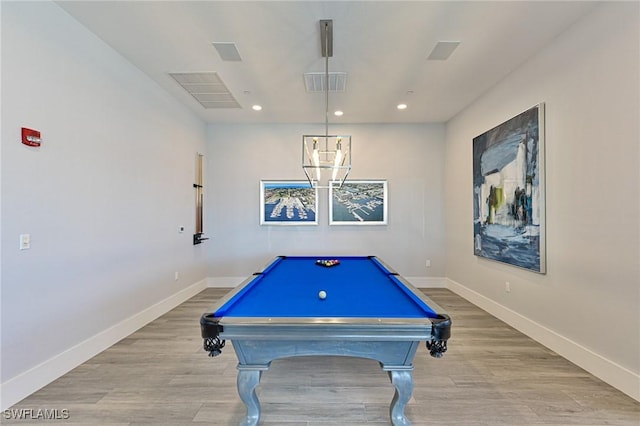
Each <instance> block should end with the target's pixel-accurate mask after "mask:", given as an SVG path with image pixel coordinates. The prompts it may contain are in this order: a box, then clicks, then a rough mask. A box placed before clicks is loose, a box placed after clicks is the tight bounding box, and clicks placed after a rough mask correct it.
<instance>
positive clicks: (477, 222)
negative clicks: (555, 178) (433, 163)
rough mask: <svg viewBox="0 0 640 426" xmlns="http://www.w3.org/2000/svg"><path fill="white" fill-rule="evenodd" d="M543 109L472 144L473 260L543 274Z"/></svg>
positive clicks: (537, 108)
mask: <svg viewBox="0 0 640 426" xmlns="http://www.w3.org/2000/svg"><path fill="white" fill-rule="evenodd" d="M544 195H545V187H544V104H542V103H541V104H538V105H536V106H534V107H533V108H530V109H528V110H527V111H525V112H523V113H521V114H519V115H517V116H515V117H513V118H512V119H510V120H508V121H505V122H504V123H502V124H500V125H498V126H496V127H494V128H493V129H491V130H489V131H487V132H485V133H483V134H481V135H480V136H477V137H476V138H474V139H473V215H474V218H473V235H474V245H473V247H474V254H475V255H476V256H480V257H484V258H487V259H492V260H496V261H499V262H504V263H508V264H510V265H514V266H517V267H520V268H525V269H528V270H531V271H535V272H539V273H546V260H545V226H544V224H545V203H544Z"/></svg>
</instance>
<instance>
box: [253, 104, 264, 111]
mask: <svg viewBox="0 0 640 426" xmlns="http://www.w3.org/2000/svg"><path fill="white" fill-rule="evenodd" d="M251 109H253V110H254V111H261V110H262V106H260V105H254V106H252V107H251Z"/></svg>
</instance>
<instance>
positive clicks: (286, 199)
mask: <svg viewBox="0 0 640 426" xmlns="http://www.w3.org/2000/svg"><path fill="white" fill-rule="evenodd" d="M317 212H318V190H317V189H315V188H312V187H311V184H310V183H309V181H307V180H300V181H297V180H283V181H267V180H263V181H260V225H317V224H318V215H317Z"/></svg>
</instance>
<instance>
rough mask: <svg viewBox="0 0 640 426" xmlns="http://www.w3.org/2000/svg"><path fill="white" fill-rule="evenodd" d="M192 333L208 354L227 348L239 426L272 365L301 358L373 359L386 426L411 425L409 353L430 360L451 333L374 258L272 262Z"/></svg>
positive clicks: (433, 309)
mask: <svg viewBox="0 0 640 426" xmlns="http://www.w3.org/2000/svg"><path fill="white" fill-rule="evenodd" d="M328 260H331V261H334V262H329V263H328V262H326V261H328ZM335 261H337V262H335ZM331 263H333V264H332V265H331ZM321 292H324V293H325V294H321ZM200 327H201V332H202V337H203V338H204V348H205V350H206V351H208V352H209V354H210V355H211V356H216V355H219V354H220V353H221V350H222V348H223V347H224V345H225V341H226V340H230V341H232V343H233V348H234V350H235V352H236V356H237V358H238V361H239V363H238V393H239V395H240V398H241V399H242V401H243V402H244V404H245V405H246V408H247V415H246V417H245V418H244V419H243V420H242V422H241V423H240V424H241V425H243V426H249V425H257V424H258V421H259V419H260V402H259V401H258V397H257V396H256V393H255V388H256V386H257V385H258V384H259V383H260V377H261V375H262V372H263V371H266V370H268V369H269V366H270V364H271V361H272V360H274V359H278V358H285V357H292V356H308V355H320V356H323V355H324V356H335V355H339V356H351V357H361V358H369V359H374V360H376V361H378V362H379V363H380V365H381V367H382V369H383V370H384V371H387V372H388V374H389V377H390V379H391V383H392V384H393V386H394V387H395V395H394V397H393V400H392V401H391V405H390V416H391V422H392V423H393V424H394V425H410V424H411V423H410V422H409V420H408V419H407V418H406V416H405V414H404V409H405V406H406V404H407V402H408V401H409V399H410V398H411V394H412V392H413V373H412V372H413V359H414V356H415V354H416V351H417V349H418V346H419V344H420V342H423V341H424V342H426V347H427V349H428V350H429V352H430V353H431V355H432V356H434V357H436V358H439V357H441V356H442V355H443V354H444V352H446V350H447V339H448V338H449V336H450V334H451V331H450V330H451V320H450V318H449V316H448V315H447V314H446V313H444V312H443V311H442V309H441V308H440V307H439V306H438V305H436V304H435V303H434V302H433V301H431V300H430V299H429V298H428V297H426V296H425V295H424V294H422V293H421V292H420V291H419V290H417V289H416V288H415V287H413V286H412V285H411V284H410V283H409V282H407V281H406V280H404V279H403V278H402V277H401V276H400V275H398V273H397V272H395V271H394V270H393V269H391V268H390V267H389V266H388V265H386V264H385V263H384V262H383V261H381V260H380V259H379V258H377V257H375V256H339V257H327V256H324V257H317V256H314V257H308V256H307V257H305V256H279V257H277V258H276V259H274V260H273V261H272V262H271V263H269V264H268V265H267V266H266V267H265V268H264V269H262V271H260V272H256V273H255V274H253V276H251V277H250V278H248V279H247V280H245V281H244V282H242V283H241V284H240V285H238V286H237V287H236V288H235V289H233V290H232V291H230V292H229V293H228V294H227V295H226V296H225V297H223V298H222V299H221V300H220V301H219V302H218V304H217V305H216V306H215V307H214V308H213V309H212V310H211V312H207V313H205V314H203V315H202V317H201V319H200Z"/></svg>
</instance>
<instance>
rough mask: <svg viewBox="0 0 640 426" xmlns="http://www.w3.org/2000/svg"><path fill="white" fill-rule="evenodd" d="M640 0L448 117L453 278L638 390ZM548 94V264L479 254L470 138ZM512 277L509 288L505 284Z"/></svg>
mask: <svg viewBox="0 0 640 426" xmlns="http://www.w3.org/2000/svg"><path fill="white" fill-rule="evenodd" d="M639 17H640V16H639V5H638V3H636V2H633V3H607V4H603V5H600V6H599V7H598V8H596V9H595V11H594V12H593V13H592V14H590V15H589V16H587V17H586V18H585V19H583V20H582V21H580V22H578V23H577V24H576V25H574V27H572V28H571V29H569V30H568V31H567V32H566V33H564V34H563V35H561V36H560V37H559V38H558V39H556V40H555V42H554V43H553V44H552V45H551V46H550V47H548V48H547V49H545V50H544V51H542V52H541V53H540V54H539V55H537V56H536V57H534V58H533V59H531V60H530V61H528V62H527V63H526V64H525V65H524V66H522V67H521V68H520V69H518V70H516V71H515V72H514V73H512V75H510V76H509V77H508V78H506V79H505V80H503V81H502V82H501V83H500V84H498V85H497V86H496V87H494V88H493V89H492V90H491V91H490V92H489V93H487V94H486V95H485V96H483V97H482V98H481V99H479V100H478V101H477V102H475V103H474V104H473V105H472V106H470V107H469V108H467V109H466V110H465V111H464V112H463V113H461V114H459V115H458V116H457V117H456V118H455V119H454V120H451V121H450V122H449V123H448V125H447V134H446V147H447V148H446V167H445V170H446V178H445V187H446V195H445V210H446V212H447V220H446V238H447V259H446V260H447V277H448V278H450V280H451V282H450V284H451V287H452V288H453V289H454V290H456V291H458V292H459V293H461V294H464V295H465V296H467V297H469V298H470V299H471V300H472V301H474V302H475V303H477V304H480V305H481V306H483V307H485V308H486V309H487V310H489V311H491V312H492V313H494V314H496V315H498V316H502V317H503V318H505V319H507V320H510V322H511V323H512V324H513V325H515V326H516V327H518V328H521V329H524V330H525V331H527V332H529V334H533V335H534V336H535V337H536V338H538V340H540V341H541V342H543V343H545V344H547V345H549V346H551V347H552V348H553V349H555V350H556V351H557V352H559V353H560V354H561V355H564V356H566V357H568V358H569V359H570V360H572V361H573V362H575V363H576V364H578V365H581V366H582V367H584V368H586V369H588V370H590V371H591V372H593V373H595V374H596V375H598V376H600V377H602V378H603V379H604V380H606V381H609V382H610V383H612V384H614V385H615V386H617V387H618V388H620V389H622V390H623V391H625V392H627V393H628V394H630V395H632V396H634V397H635V398H636V399H640V381H639V376H638V373H639V372H640V343H639V342H640V270H639V268H640V248H639V246H640V229H639V225H640V204H639V199H640V197H639V195H640V186H639V185H640V178H639V170H640V158H639V150H638V147H639V141H640V131H639V113H640V105H639V99H640V71H639V61H638V58H639V57H640V52H639V40H640V34H639V30H638V25H639V22H640V21H639ZM539 102H545V104H546V179H547V180H546V182H547V194H546V214H547V270H548V272H547V274H546V275H538V274H535V273H529V272H526V271H524V270H520V269H516V268H513V267H510V266H506V265H504V264H500V263H496V262H492V261H487V260H484V259H480V258H477V257H474V255H473V237H472V227H471V221H472V217H473V210H472V190H471V187H472V163H471V160H472V156H471V149H472V139H473V137H475V136H477V135H479V134H481V133H483V132H484V131H486V130H488V129H490V128H492V127H494V126H496V125H497V124H499V123H501V122H503V121H505V120H507V119H509V118H511V117H512V116H514V115H516V114H518V113H520V112H522V111H524V110H525V109H527V108H529V107H531V106H533V105H534V104H537V103H539ZM505 281H509V282H510V283H511V292H510V293H506V292H505Z"/></svg>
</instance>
